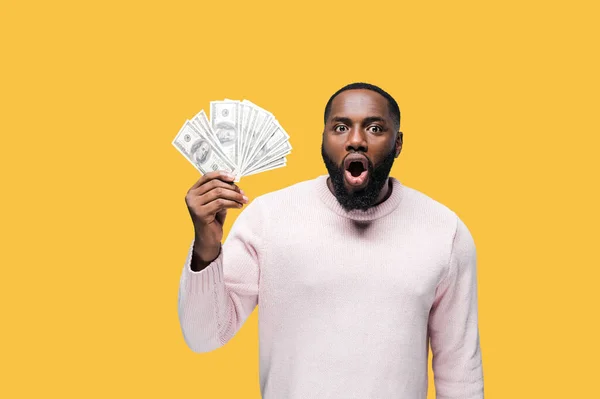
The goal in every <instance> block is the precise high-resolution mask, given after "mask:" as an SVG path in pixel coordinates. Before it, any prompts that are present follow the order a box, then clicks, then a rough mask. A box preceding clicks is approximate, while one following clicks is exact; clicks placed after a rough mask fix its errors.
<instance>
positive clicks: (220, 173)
mask: <svg viewBox="0 0 600 399" xmlns="http://www.w3.org/2000/svg"><path fill="white" fill-rule="evenodd" d="M213 179H220V180H223V181H227V182H233V181H234V180H235V176H234V175H233V174H232V173H229V172H226V171H224V170H215V171H212V172H208V173H207V174H205V175H202V177H200V179H198V181H196V183H194V185H193V186H192V187H191V188H190V190H193V189H196V188H198V187H200V186H201V185H203V184H205V183H207V182H209V181H211V180H213Z"/></svg>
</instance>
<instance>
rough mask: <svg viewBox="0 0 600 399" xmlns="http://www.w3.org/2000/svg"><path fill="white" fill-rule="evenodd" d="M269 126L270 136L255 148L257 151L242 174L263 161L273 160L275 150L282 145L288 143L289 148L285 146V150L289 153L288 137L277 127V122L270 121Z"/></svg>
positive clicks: (279, 126)
mask: <svg viewBox="0 0 600 399" xmlns="http://www.w3.org/2000/svg"><path fill="white" fill-rule="evenodd" d="M271 126H272V128H271V130H270V131H271V133H270V135H269V136H268V138H267V139H264V140H263V141H262V144H260V146H257V149H256V151H255V152H254V155H253V157H252V161H251V163H250V164H249V165H247V167H246V168H245V169H242V173H243V172H244V171H245V170H246V169H251V168H253V167H255V166H257V165H260V164H262V163H265V161H267V162H268V161H271V160H273V159H275V157H274V155H276V154H277V153H278V152H279V151H277V150H280V148H279V146H281V145H282V144H283V143H288V146H289V147H287V146H286V148H285V150H286V151H288V150H289V151H291V149H292V147H291V145H289V141H288V140H289V137H290V136H289V135H288V134H287V132H286V131H285V130H283V128H282V127H281V125H279V123H278V122H277V121H271ZM265 137H267V136H265Z"/></svg>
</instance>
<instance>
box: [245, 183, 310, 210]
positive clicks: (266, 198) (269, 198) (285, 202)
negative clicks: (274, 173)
mask: <svg viewBox="0 0 600 399" xmlns="http://www.w3.org/2000/svg"><path fill="white" fill-rule="evenodd" d="M315 184H316V179H310V180H304V181H300V182H298V183H294V184H292V185H289V186H287V187H284V188H280V189H278V190H275V191H271V192H268V193H265V194H262V195H259V196H258V197H256V198H255V200H254V202H257V203H259V204H260V206H261V207H264V208H267V209H271V210H274V209H278V208H280V207H282V206H290V205H293V204H296V203H298V204H302V203H305V201H306V199H307V198H310V197H314V189H315Z"/></svg>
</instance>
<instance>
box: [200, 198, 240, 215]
mask: <svg viewBox="0 0 600 399" xmlns="http://www.w3.org/2000/svg"><path fill="white" fill-rule="evenodd" d="M242 206H243V204H241V203H239V202H237V201H232V200H228V199H225V198H217V199H215V200H214V201H211V202H209V203H208V204H206V205H205V206H204V208H205V209H206V211H207V213H208V214H209V215H215V214H217V213H218V212H220V211H222V210H223V209H227V208H236V209H238V208H241V207H242Z"/></svg>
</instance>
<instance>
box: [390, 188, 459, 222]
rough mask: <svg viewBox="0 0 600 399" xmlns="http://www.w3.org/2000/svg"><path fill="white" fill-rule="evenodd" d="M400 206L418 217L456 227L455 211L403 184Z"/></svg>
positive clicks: (456, 216)
mask: <svg viewBox="0 0 600 399" xmlns="http://www.w3.org/2000/svg"><path fill="white" fill-rule="evenodd" d="M402 208H403V209H405V210H406V211H409V212H411V213H414V214H415V215H416V216H417V217H418V218H419V219H422V220H426V221H428V222H437V223H440V224H442V225H451V226H452V227H453V228H455V227H456V220H457V218H458V215H457V214H456V212H454V211H453V210H452V209H450V208H449V207H448V206H446V205H445V204H443V203H441V202H440V201H438V200H437V199H434V198H432V197H431V196H429V195H427V194H425V193H424V192H422V191H420V190H417V189H416V188H413V187H410V186H406V185H404V184H403V185H402Z"/></svg>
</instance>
